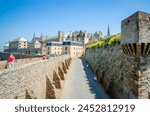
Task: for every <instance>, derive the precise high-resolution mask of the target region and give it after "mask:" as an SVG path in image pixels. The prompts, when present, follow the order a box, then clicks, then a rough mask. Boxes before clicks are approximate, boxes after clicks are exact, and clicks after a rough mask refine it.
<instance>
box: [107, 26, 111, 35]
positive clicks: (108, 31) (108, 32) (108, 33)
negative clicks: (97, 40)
mask: <svg viewBox="0 0 150 116" xmlns="http://www.w3.org/2000/svg"><path fill="white" fill-rule="evenodd" d="M109 36H110V30H109V25H108V30H107V37H109Z"/></svg>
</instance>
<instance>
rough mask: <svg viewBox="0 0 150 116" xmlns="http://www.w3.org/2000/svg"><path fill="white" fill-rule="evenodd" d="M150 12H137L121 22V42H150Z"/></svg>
mask: <svg viewBox="0 0 150 116" xmlns="http://www.w3.org/2000/svg"><path fill="white" fill-rule="evenodd" d="M149 38H150V14H147V13H144V12H141V11H139V12H136V13H134V14H133V15H131V16H130V17H128V18H126V19H124V20H123V21H122V23H121V44H125V43H150V40H149Z"/></svg>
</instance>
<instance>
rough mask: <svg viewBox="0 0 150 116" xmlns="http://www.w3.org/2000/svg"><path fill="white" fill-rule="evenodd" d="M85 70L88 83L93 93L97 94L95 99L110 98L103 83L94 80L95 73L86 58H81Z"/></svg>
mask: <svg viewBox="0 0 150 116" xmlns="http://www.w3.org/2000/svg"><path fill="white" fill-rule="evenodd" d="M81 61H82V65H83V70H84V71H85V74H86V77H85V78H87V80H88V84H89V87H90V91H91V93H93V94H95V99H109V97H108V95H107V94H106V93H105V91H104V90H103V88H102V87H101V85H100V84H99V83H98V82H97V81H95V80H94V74H93V72H92V70H91V69H90V67H89V66H88V64H87V62H86V60H85V59H84V58H81Z"/></svg>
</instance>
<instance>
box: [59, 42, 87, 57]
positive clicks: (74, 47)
mask: <svg viewBox="0 0 150 116" xmlns="http://www.w3.org/2000/svg"><path fill="white" fill-rule="evenodd" d="M84 52H85V49H84V46H83V44H82V43H81V42H75V41H64V42H63V51H62V53H63V54H69V55H70V56H71V57H81V56H83V54H84Z"/></svg>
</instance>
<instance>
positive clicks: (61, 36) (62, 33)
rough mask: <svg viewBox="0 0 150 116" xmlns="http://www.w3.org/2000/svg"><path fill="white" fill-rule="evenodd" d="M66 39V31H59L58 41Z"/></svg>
mask: <svg viewBox="0 0 150 116" xmlns="http://www.w3.org/2000/svg"><path fill="white" fill-rule="evenodd" d="M63 40H64V32H62V31H58V41H59V42H62V41H63Z"/></svg>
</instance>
